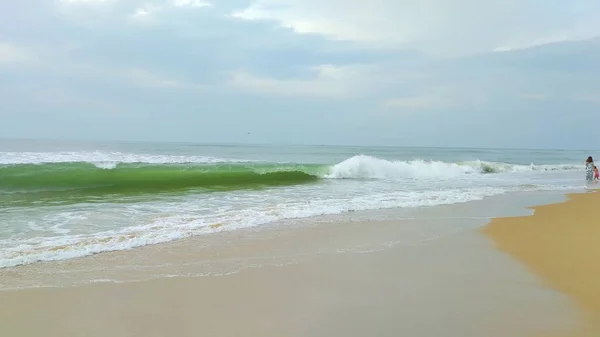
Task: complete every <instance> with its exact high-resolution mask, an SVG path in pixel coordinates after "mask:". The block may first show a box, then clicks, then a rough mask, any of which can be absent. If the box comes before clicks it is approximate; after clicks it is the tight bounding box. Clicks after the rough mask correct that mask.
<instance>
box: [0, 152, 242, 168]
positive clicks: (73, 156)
mask: <svg viewBox="0 0 600 337" xmlns="http://www.w3.org/2000/svg"><path fill="white" fill-rule="evenodd" d="M75 162H87V163H92V164H94V165H96V166H97V167H99V168H103V169H111V168H114V167H116V165H117V164H119V163H147V164H187V163H197V164H205V163H207V164H211V163H235V162H252V161H251V160H241V159H227V158H216V157H208V156H176V155H156V154H136V153H124V152H103V151H76V152H0V164H4V165H6V164H44V163H75Z"/></svg>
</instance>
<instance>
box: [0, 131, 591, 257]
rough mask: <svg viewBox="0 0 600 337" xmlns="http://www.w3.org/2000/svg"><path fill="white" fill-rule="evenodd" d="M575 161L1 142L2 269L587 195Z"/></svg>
mask: <svg viewBox="0 0 600 337" xmlns="http://www.w3.org/2000/svg"><path fill="white" fill-rule="evenodd" d="M588 155H590V154H589V153H588V152H586V151H573V150H524V149H476V148H419V147H366V146H365V147H359V146H275V145H269V146H267V145H227V144H223V145H203V144H175V143H116V142H115V143H92V142H67V141H25V140H0V268H6V267H14V266H19V265H26V264H32V263H38V262H42V261H54V260H65V259H71V258H76V257H82V256H87V255H92V254H96V253H101V252H108V251H118V250H127V249H131V248H135V247H140V246H145V245H152V244H159V243H164V242H169V241H173V240H178V239H183V238H188V237H192V236H198V235H209V234H211V233H215V232H220V231H234V230H237V229H242V228H250V227H255V228H260V227H261V226H266V225H278V224H280V225H284V224H285V222H284V221H283V220H290V219H292V220H293V219H306V218H311V217H316V216H323V215H336V214H338V215H343V214H348V213H355V212H361V211H373V210H383V209H387V210H389V209H406V208H416V207H434V206H437V205H448V204H456V203H464V202H469V201H475V200H481V199H484V198H488V197H492V196H497V195H501V194H507V193H514V192H523V191H565V192H566V191H574V190H580V189H583V188H584V187H585V184H586V182H585V180H584V178H585V175H584V172H583V171H584V165H583V162H584V160H585V158H587V156H588Z"/></svg>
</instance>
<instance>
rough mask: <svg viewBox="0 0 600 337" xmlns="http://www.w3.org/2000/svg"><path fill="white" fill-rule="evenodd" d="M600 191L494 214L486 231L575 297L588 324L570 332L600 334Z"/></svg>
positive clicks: (546, 280)
mask: <svg viewBox="0 0 600 337" xmlns="http://www.w3.org/2000/svg"><path fill="white" fill-rule="evenodd" d="M599 209H600V193H585V194H574V195H570V196H569V200H568V201H566V202H564V203H560V204H553V205H544V206H538V207H534V210H535V214H534V215H533V216H531V217H512V218H498V219H494V220H493V221H492V222H491V223H490V224H489V225H488V226H486V227H485V228H484V229H483V232H484V233H485V234H487V235H489V236H490V237H491V238H492V239H493V240H494V242H495V243H496V245H497V247H498V248H499V249H500V250H502V251H504V252H507V253H508V254H510V255H511V256H512V257H514V258H515V259H516V260H518V261H521V262H522V263H523V264H524V265H526V266H527V268H528V269H529V270H531V271H532V272H533V273H534V274H536V275H539V276H540V277H541V279H542V281H543V282H544V284H545V285H547V286H549V287H551V288H553V289H556V290H558V291H560V292H561V293H564V294H566V295H568V296H569V297H570V298H572V299H573V300H574V301H575V303H577V304H578V306H579V307H580V308H581V309H582V312H581V315H582V316H583V318H584V319H585V320H586V322H587V325H586V326H584V327H582V328H580V329H578V330H576V331H573V332H572V333H569V334H567V335H566V336H589V337H595V336H600V218H599V215H598V214H599V213H598V210H599Z"/></svg>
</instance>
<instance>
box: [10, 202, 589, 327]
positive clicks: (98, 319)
mask: <svg viewBox="0 0 600 337" xmlns="http://www.w3.org/2000/svg"><path fill="white" fill-rule="evenodd" d="M590 200H592V201H590ZM593 200H596V201H597V200H598V199H597V196H591V197H590V196H587V195H585V196H581V197H579V196H576V197H575V199H574V201H570V202H568V203H564V204H559V205H553V206H544V207H541V208H539V209H540V210H544V211H542V213H541V216H540V214H536V215H534V216H530V217H524V218H510V219H506V220H498V221H496V220H495V221H494V222H493V223H492V224H491V225H490V226H489V227H488V228H486V229H485V230H484V231H485V233H486V234H489V235H491V237H492V238H493V240H495V241H496V243H497V244H498V247H499V248H500V249H501V250H505V251H507V252H509V253H511V254H512V255H513V256H514V257H516V258H517V259H518V260H521V261H523V262H525V264H521V263H519V262H518V261H517V260H516V259H513V258H511V257H510V256H509V255H507V254H504V253H502V252H500V251H498V250H495V249H494V248H493V242H491V240H490V239H488V238H487V237H486V236H484V235H481V233H480V232H479V231H478V230H476V228H479V226H481V225H482V221H485V220H482V219H474V218H469V217H468V216H467V215H469V214H474V212H473V209H470V206H469V205H461V206H457V207H447V208H432V209H431V212H430V214H422V216H423V217H424V218H428V220H423V219H421V220H418V219H406V220H402V221H368V222H364V221H362V222H361V221H358V222H351V223H338V224H335V225H318V226H313V227H308V228H295V229H277V230H260V231H256V232H253V233H252V234H251V235H250V234H243V235H241V234H231V235H230V234H223V236H214V237H212V238H209V237H206V238H199V239H197V240H188V241H182V242H177V243H173V244H169V245H157V246H148V247H144V248H143V249H135V250H132V251H127V252H115V253H110V254H99V255H96V256H94V257H91V258H83V259H77V260H72V261H69V262H63V263H48V264H37V265H33V266H25V267H22V268H15V269H13V270H10V271H7V270H0V284H1V283H6V282H7V280H10V282H13V281H15V280H17V281H18V280H19V279H23V280H26V279H29V278H31V276H32V275H33V276H36V275H43V277H49V276H51V275H52V274H53V273H54V274H55V275H56V278H58V279H61V277H63V276H62V275H63V274H65V273H63V272H64V271H69V270H71V269H74V270H77V273H82V275H84V274H85V273H84V272H85V271H86V270H90V271H92V272H93V274H94V275H96V273H99V275H102V271H103V270H104V271H105V272H104V274H111V273H112V274H118V273H124V270H126V269H123V267H124V266H125V265H126V264H127V263H131V261H134V264H135V261H139V262H142V261H148V260H157V259H160V263H159V264H160V265H161V266H163V265H165V263H167V264H168V262H169V261H170V262H172V265H170V267H168V268H177V269H179V270H178V271H179V272H181V271H184V272H186V273H187V272H190V273H191V274H194V275H197V272H198V270H196V268H200V267H197V266H204V265H205V264H206V263H204V262H207V261H208V262H210V263H209V264H213V265H216V266H219V265H220V262H223V261H228V262H227V263H229V262H231V261H234V262H235V265H236V266H237V265H243V264H245V265H246V267H244V268H240V269H239V270H238V271H237V272H235V273H233V274H229V275H220V276H209V277H175V278H161V279H154V280H149V281H141V282H127V283H101V284H90V285H85V286H79V287H65V288H39V289H23V290H17V291H3V292H0V336H9V337H12V336H15V337H38V336H40V337H42V336H43V337H59V336H60V337H70V336H85V337H88V336H89V337H96V336H98V337H100V336H109V337H126V336H127V337H159V336H178V337H188V336H189V337H192V336H194V337H196V336H215V337H220V336H257V337H258V336H260V337H282V336H285V337H287V336H290V337H296V336H298V337H300V336H307V337H321V336H323V337H325V336H328V337H336V336H340V337H359V336H360V337H362V336H394V337H396V336H411V337H496V336H498V337H506V336H511V337H521V336H522V337H530V336H538V335H540V334H541V335H543V336H570V333H571V332H572V331H579V330H578V329H579V328H580V327H581V326H582V324H581V321H580V320H579V319H578V318H579V317H578V313H579V311H578V310H577V307H575V306H574V305H573V301H572V300H571V299H570V298H569V297H567V296H566V295H564V294H567V295H569V296H573V298H576V299H577V296H580V295H581V296H584V295H585V294H586V293H585V291H588V292H589V293H587V294H588V295H587V296H586V297H589V298H590V299H592V298H593V295H594V293H593V290H594V289H593V287H594V286H597V284H594V282H593V281H594V279H593V278H592V279H589V278H586V275H588V276H593V275H591V273H593V272H597V268H596V269H594V266H595V264H593V262H594V259H592V258H591V257H592V256H594V255H593V254H594V253H596V255H595V256H596V257H597V256H598V255H597V251H592V250H591V249H594V248H591V247H588V246H587V245H588V244H590V245H592V244H594V243H597V242H598V240H597V239H593V238H592V236H593V235H594V233H596V234H597V232H594V230H595V229H596V227H597V226H596V227H594V226H593V224H592V222H593V215H594V213H595V212H594V208H593V207H590V206H591V204H593V203H594V201H593ZM579 203H583V205H584V206H574V205H578V204H579ZM492 204H494V205H498V203H492ZM474 205H480V206H481V204H474ZM440 210H441V211H440ZM545 210H548V212H550V210H554V211H552V212H553V213H552V214H554V215H553V216H552V215H551V216H547V218H544V216H543V214H544V212H546V211H545ZM476 211H477V212H480V213H481V214H483V213H484V211H483V210H482V209H481V208H480V209H478V210H476ZM463 212H464V213H463ZM477 212H475V213H477ZM461 214H462V215H461ZM561 219H562V220H561ZM573 219H579V220H578V221H577V224H579V227H577V228H576V229H574V230H575V233H579V234H574V233H573V234H571V233H570V231H569V230H568V228H566V227H572V226H575V225H574V224H571V222H572V221H571V220H573ZM540 220H541V221H540ZM513 223H515V224H516V225H511V224H513ZM565 223H567V224H569V225H568V226H566V225H565ZM504 224H506V228H505V227H504ZM546 226H548V228H551V230H548V228H546ZM561 229H562V230H561ZM521 230H522V231H523V232H520V231H521ZM584 231H586V232H585V233H583V232H584ZM254 236H256V237H254ZM582 236H583V237H585V238H586V239H578V238H579V237H582ZM233 237H239V238H238V239H236V240H237V241H234V242H233V243H232V244H227V245H221V246H220V245H213V246H207V247H209V248H198V247H200V246H202V245H201V244H200V243H201V242H203V240H211V239H212V240H215V239H218V238H229V239H231V238H233ZM525 237H529V239H525ZM548 237H552V238H553V239H552V240H550V239H549V238H548ZM563 237H564V238H565V240H566V241H563V240H562V238H563ZM539 238H544V240H546V241H541V239H539ZM596 238H597V236H596ZM569 240H570V241H569ZM586 240H587V241H586ZM573 243H576V244H573ZM521 244H522V245H523V246H527V247H530V248H528V249H522V250H521V249H519V247H521ZM565 245H568V249H566V251H567V252H564V251H565V249H562V248H561V247H564V246H565ZM546 246H548V247H546ZM596 246H597V244H596ZM202 247H204V246H202ZM352 247H354V248H358V249H353V248H352ZM382 247H383V249H381V248H382ZM532 247H533V248H532ZM535 247H537V249H544V250H545V251H544V253H543V254H542V255H541V256H540V255H539V252H538V251H536V250H535V249H536V248H535ZM372 248H376V249H372ZM596 248H597V247H596ZM573 250H580V251H581V253H575V252H572V251H573ZM566 253H568V254H571V255H569V259H567V260H565V259H564V258H562V257H561V256H563V255H562V254H566ZM528 254H530V255H531V258H529V256H530V255H528ZM551 254H555V255H554V257H551V256H549V255H551ZM266 256H276V257H277V261H278V263H279V262H284V263H281V264H280V265H276V264H272V263H271V264H269V263H264V264H263V262H265V261H267V259H266ZM298 256H301V257H302V258H301V259H296V258H294V257H298ZM288 257H291V258H289V259H288ZM182 259H183V260H186V261H187V262H186V263H185V264H179V262H180V261H181V260H182ZM286 259H287V261H286ZM192 260H197V261H201V262H203V263H202V264H198V265H195V264H193V263H191V264H190V263H188V262H190V261H192ZM595 260H596V261H598V259H597V258H596V259H595ZM554 261H556V262H557V266H563V265H564V266H563V267H564V268H567V267H570V268H577V266H581V269H582V270H581V272H582V273H586V272H587V273H588V274H585V275H583V274H582V275H581V278H579V277H578V278H577V279H580V280H588V281H589V282H587V283H586V282H583V281H581V283H578V284H575V285H574V288H573V289H575V290H577V291H573V289H571V288H569V287H562V286H561V285H562V284H563V283H562V281H561V282H558V281H552V280H553V278H555V275H554V274H553V273H550V272H549V273H548V275H546V274H544V271H546V270H551V269H552V268H554V267H553V263H554ZM561 261H563V262H561ZM569 261H580V262H581V264H578V263H575V267H574V265H573V264H569V263H567V262H569ZM584 261H585V262H584ZM257 264H263V265H257ZM524 265H527V266H529V267H530V268H531V270H532V271H534V273H535V274H537V275H540V276H542V277H544V279H547V280H548V284H549V285H550V286H551V287H553V288H555V289H557V290H559V291H560V292H563V293H564V294H562V293H560V292H558V291H554V290H552V289H550V288H549V287H545V286H543V285H542V284H541V282H540V278H539V277H537V276H535V274H534V273H530V272H529V271H528V270H527V269H526V268H525V267H524ZM538 265H539V266H542V267H537V269H536V267H534V266H538ZM586 266H587V267H588V268H589V269H588V270H584V269H585V267H586ZM161 268H163V267H161ZM202 268H204V267H202ZM557 268H558V267H557ZM42 269H43V270H45V273H40V272H41V270H42ZM61 269H64V270H61ZM172 271H174V270H172ZM148 272H149V271H148V270H144V273H148ZM160 272H161V273H163V272H165V270H163V269H161V270H160ZM67 274H68V273H67ZM556 274H557V275H563V274H564V271H562V272H556ZM86 275H87V274H86ZM94 277H95V276H94ZM559 280H562V279H560V278H559ZM595 280H597V279H595ZM563 281H564V282H565V284H571V283H569V280H568V279H566V281H565V280H563ZM578 291H579V292H580V293H579V292H578ZM595 294H596V295H598V293H595ZM585 300H586V299H585V298H584V299H583V300H581V301H579V303H581V305H582V307H583V308H584V309H586V312H588V313H589V315H593V314H597V311H594V308H595V304H597V297H596V302H590V304H589V305H586V304H585V303H587V302H585ZM594 303H595V304H594ZM591 320H592V316H590V321H591ZM588 326H591V325H588ZM588 326H585V328H587V327H588ZM588 331H591V330H588Z"/></svg>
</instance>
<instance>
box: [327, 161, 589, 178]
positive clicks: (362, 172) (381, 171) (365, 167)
mask: <svg viewBox="0 0 600 337" xmlns="http://www.w3.org/2000/svg"><path fill="white" fill-rule="evenodd" d="M579 169H581V167H580V166H577V165H568V164H565V165H534V164H530V165H516V164H508V163H497V162H487V161H481V160H476V161H468V162H459V163H447V162H442V161H427V160H422V159H417V160H411V161H389V160H385V159H380V158H376V157H371V156H367V155H357V156H354V157H351V158H348V159H346V160H344V161H342V162H340V163H339V164H336V165H333V166H332V167H331V168H330V169H329V172H328V173H327V174H326V175H325V178H329V179H398V178H436V179H440V178H442V179H443V178H454V177H458V176H462V175H465V174H489V173H502V172H531V171H570V170H579Z"/></svg>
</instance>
